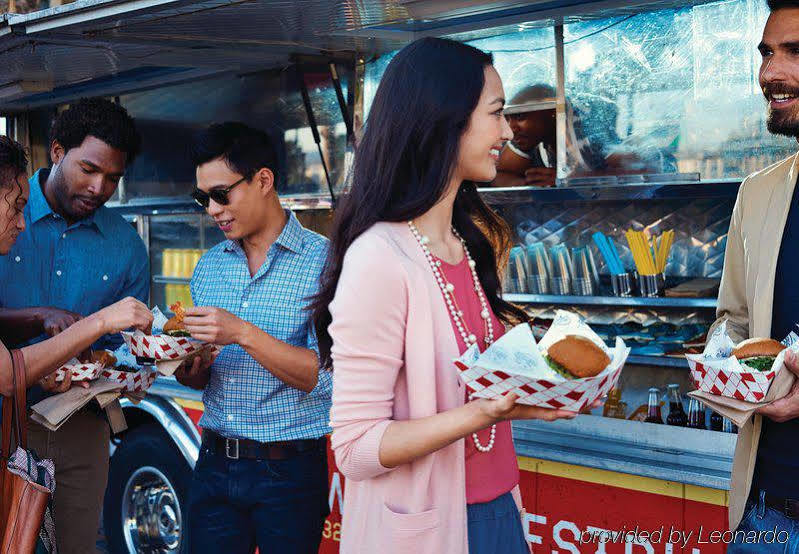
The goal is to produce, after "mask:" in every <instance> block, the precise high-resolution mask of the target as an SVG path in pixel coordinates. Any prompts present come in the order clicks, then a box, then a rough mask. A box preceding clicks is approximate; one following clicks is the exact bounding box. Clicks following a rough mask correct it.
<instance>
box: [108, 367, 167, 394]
mask: <svg viewBox="0 0 799 554" xmlns="http://www.w3.org/2000/svg"><path fill="white" fill-rule="evenodd" d="M157 376H158V372H157V371H153V370H151V369H147V368H143V369H140V370H139V371H136V372H132V371H120V370H118V369H104V370H103V377H106V378H108V379H110V380H111V381H116V382H117V383H122V384H123V385H124V387H123V388H122V392H143V391H146V390H147V389H149V388H150V386H151V385H152V384H153V381H155V378H156V377H157Z"/></svg>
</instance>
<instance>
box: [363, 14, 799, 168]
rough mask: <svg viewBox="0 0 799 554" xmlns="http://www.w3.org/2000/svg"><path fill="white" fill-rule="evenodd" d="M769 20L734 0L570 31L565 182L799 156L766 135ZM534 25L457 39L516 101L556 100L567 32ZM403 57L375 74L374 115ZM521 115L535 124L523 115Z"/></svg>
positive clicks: (761, 163) (585, 24)
mask: <svg viewBox="0 0 799 554" xmlns="http://www.w3.org/2000/svg"><path fill="white" fill-rule="evenodd" d="M767 16H768V8H767V7H766V4H765V2H762V1H761V0H725V1H723V2H712V3H708V4H703V5H698V6H693V7H686V8H680V9H670V10H662V11H657V12H649V13H638V14H632V15H627V16H622V17H613V18H605V19H595V20H589V21H580V22H575V23H568V24H565V25H564V26H563V49H564V63H563V68H562V69H561V70H562V71H563V75H564V90H563V93H564V96H565V101H566V104H565V105H566V107H565V110H564V111H565V115H566V117H565V121H566V124H565V130H564V131H562V132H563V133H564V134H565V138H564V139H563V143H565V145H566V148H565V155H564V156H557V157H556V156H554V155H552V154H553V152H551V151H550V156H549V158H555V157H556V158H557V161H558V162H557V163H558V165H559V167H558V172H557V174H558V176H560V177H570V178H576V177H595V176H600V175H631V174H662V173H698V174H699V177H700V179H702V180H708V179H737V178H741V177H744V176H745V175H747V174H749V173H752V172H753V171H756V170H758V169H762V168H763V167H766V166H767V165H769V164H770V163H772V162H774V161H777V160H779V159H782V158H784V157H786V156H788V155H790V154H792V153H794V151H795V142H794V141H792V140H791V139H788V138H785V137H778V136H775V135H772V134H771V133H769V132H768V131H767V129H766V120H765V118H766V110H765V108H764V105H763V102H764V100H763V97H762V94H761V92H760V90H759V86H758V69H759V65H760V55H759V53H758V51H757V44H758V42H759V40H760V33H761V31H762V29H763V26H764V24H765V21H766V18H767ZM535 25H541V23H540V22H537V23H535ZM528 27H529V25H525V24H521V25H515V26H513V27H512V28H509V27H505V28H502V29H499V30H495V32H501V33H502V34H498V35H497V36H492V37H490V38H479V39H470V37H468V36H467V37H462V36H458V35H455V36H453V38H456V39H461V38H466V39H470V40H467V42H469V44H472V45H474V46H476V47H478V48H481V49H483V50H485V51H488V52H492V53H493V54H494V65H495V67H496V69H497V71H498V72H499V73H500V75H501V76H502V79H503V84H504V86H505V92H506V96H507V98H508V99H509V100H510V101H511V104H513V103H514V102H513V100H514V98H515V97H518V98H521V99H522V100H523V101H524V102H523V103H524V104H525V105H530V104H533V103H535V102H541V101H544V100H547V99H550V100H554V99H553V98H551V96H553V95H555V94H556V82H557V78H556V75H557V72H558V68H557V65H556V56H555V50H556V47H555V34H556V33H555V32H554V30H553V28H551V27H550V28H534V29H530V28H528ZM484 32H485V33H487V34H490V33H491V30H486V31H484ZM392 55H393V54H387V55H385V56H383V57H382V58H380V59H378V60H375V61H374V62H372V63H370V64H369V66H368V67H367V70H366V72H365V77H366V82H365V94H364V98H365V106H364V107H365V109H367V110H368V108H369V105H370V99H371V98H372V96H373V94H374V90H375V89H376V87H377V83H378V82H379V80H380V77H381V76H382V73H383V71H384V70H385V67H386V65H387V63H388V61H389V60H390V58H391V57H392ZM539 108H541V107H540V106H539ZM511 111H513V110H511ZM509 113H510V112H509ZM515 115H516V117H517V118H522V117H524V113H523V112H522V111H521V109H517V110H516V114H515ZM541 117H543V116H541ZM550 119H554V118H550ZM552 124H553V125H554V121H553V123H552ZM516 146H518V145H516ZM517 150H519V148H517ZM522 150H523V149H522ZM541 150H543V149H541ZM526 154H528V157H529V152H527V153H526ZM522 155H524V153H523V154H522ZM542 155H543V157H544V158H547V157H548V156H546V152H542ZM546 161H547V160H545V162H546ZM554 164H555V160H554V159H551V160H548V163H544V165H551V166H554ZM631 182H634V181H631Z"/></svg>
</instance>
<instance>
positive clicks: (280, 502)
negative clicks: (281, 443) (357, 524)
mask: <svg viewBox="0 0 799 554" xmlns="http://www.w3.org/2000/svg"><path fill="white" fill-rule="evenodd" d="M327 480H328V477H327V453H326V451H325V441H324V440H322V441H320V448H318V449H317V448H314V449H312V450H306V451H304V452H300V453H298V454H296V455H295V456H293V457H291V458H289V459H286V460H253V459H238V460H231V459H228V458H227V457H226V456H225V455H224V453H222V452H218V453H217V452H214V450H212V449H210V448H208V447H207V446H206V445H203V446H202V447H201V449H200V456H199V459H198V460H197V465H196V466H195V467H194V474H193V476H192V482H191V487H190V491H189V510H188V511H189V513H188V519H187V527H188V537H187V538H188V545H187V546H188V548H187V549H186V550H185V552H190V553H192V554H194V553H200V554H203V553H206V552H207V553H209V554H210V553H213V554H218V553H219V552H225V553H226V554H228V553H229V554H238V553H242V554H244V553H250V552H253V551H254V550H255V547H256V546H257V547H258V550H259V552H260V554H272V553H285V554H316V553H317V551H318V550H319V543H320V541H321V539H322V528H323V526H324V521H325V518H326V517H327V515H328V513H329V509H328V499H327Z"/></svg>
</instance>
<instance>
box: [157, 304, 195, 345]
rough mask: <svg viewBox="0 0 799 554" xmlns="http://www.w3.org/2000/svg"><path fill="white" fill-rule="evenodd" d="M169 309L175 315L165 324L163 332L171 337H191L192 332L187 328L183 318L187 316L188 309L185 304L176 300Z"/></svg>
mask: <svg viewBox="0 0 799 554" xmlns="http://www.w3.org/2000/svg"><path fill="white" fill-rule="evenodd" d="M169 309H170V310H172V312H173V313H174V314H175V315H174V316H172V317H171V318H169V320H168V321H167V322H166V323H165V324H164V330H163V334H165V335H169V336H170V337H190V336H191V333H189V332H188V331H187V330H186V326H185V325H184V323H183V318H185V317H186V310H185V309H184V308H183V304H181V303H180V302H175V303H174V304H172V305H171V306H169Z"/></svg>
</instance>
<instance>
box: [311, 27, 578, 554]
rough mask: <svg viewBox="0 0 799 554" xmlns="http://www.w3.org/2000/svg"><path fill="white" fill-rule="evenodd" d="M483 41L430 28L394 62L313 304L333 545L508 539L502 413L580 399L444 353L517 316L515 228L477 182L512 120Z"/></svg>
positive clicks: (436, 547) (514, 530) (415, 549)
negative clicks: (335, 532)
mask: <svg viewBox="0 0 799 554" xmlns="http://www.w3.org/2000/svg"><path fill="white" fill-rule="evenodd" d="M492 61H493V60H492V57H491V55H490V54H487V53H485V52H482V51H481V50H478V49H476V48H474V47H472V46H469V45H466V44H463V43H459V42H455V41H451V40H447V39H438V38H424V39H420V40H418V41H415V42H413V43H412V44H410V45H408V46H406V47H405V48H403V49H402V50H401V51H400V52H399V53H398V54H397V55H396V56H395V57H394V59H393V60H392V61H391V63H390V64H389V65H388V68H387V69H386V72H385V74H384V76H383V78H382V80H381V82H380V85H379V87H378V90H377V93H376V95H375V98H374V102H373V104H372V107H371V111H370V114H369V119H368V121H367V124H366V127H365V132H364V135H363V139H362V141H361V142H360V144H359V145H358V149H357V152H356V156H355V164H354V173H353V184H352V188H351V192H350V194H349V195H348V196H347V197H346V198H345V199H344V200H343V202H342V203H341V206H340V207H339V208H338V210H337V214H336V219H335V222H334V226H333V231H332V233H331V246H330V251H329V256H328V262H327V268H326V271H325V273H324V275H323V277H322V283H321V287H320V292H319V294H318V295H317V296H316V297H315V299H314V302H313V303H312V305H311V308H310V309H312V310H313V312H314V313H313V316H314V322H315V326H316V331H317V335H318V339H319V346H320V356H321V358H322V362H323V363H324V364H326V365H328V367H330V368H331V369H332V371H333V376H334V377H333V405H332V409H331V415H330V418H331V427H332V429H333V433H332V438H331V446H332V449H333V451H334V454H335V459H336V463H337V465H338V468H339V470H340V471H341V473H342V474H343V475H344V476H345V477H346V478H347V479H348V481H347V484H346V487H345V496H344V502H343V504H344V505H343V506H342V530H341V552H342V554H350V553H354V552H403V553H413V554H422V553H427V552H442V553H443V552H446V553H448V554H467V553H469V554H492V553H497V554H498V553H502V554H515V553H519V554H521V553H524V552H528V551H529V546H528V544H527V542H526V540H525V534H524V532H523V529H522V525H521V520H520V514H521V512H522V505H521V494H520V491H519V486H518V483H519V468H518V463H517V460H516V454H515V450H514V446H513V440H512V435H511V427H510V420H512V419H543V420H550V421H551V420H555V419H560V418H573V417H575V415H576V414H575V413H572V412H567V411H563V410H550V409H545V408H536V407H532V406H524V405H521V404H516V403H515V401H516V400H517V397H516V396H515V395H514V394H512V393H511V394H508V395H507V396H504V397H502V398H500V399H492V400H488V399H475V400H471V399H469V398H467V391H466V388H465V387H464V385H463V384H462V382H461V381H460V379H459V377H458V375H457V371H456V368H455V366H454V364H453V359H455V358H457V357H459V356H460V355H461V353H462V352H463V351H464V350H465V349H466V348H467V347H469V346H472V345H477V347H478V348H479V349H480V351H482V350H484V349H485V348H486V347H487V345H488V344H490V343H491V342H493V341H496V340H497V339H498V338H499V337H500V336H501V335H502V333H503V332H504V329H505V327H504V326H505V324H511V323H514V322H518V321H524V320H526V316H525V314H524V312H523V311H522V310H520V309H519V308H517V307H515V306H513V305H511V304H509V303H507V302H505V301H503V300H502V299H501V298H500V295H499V292H500V280H499V277H498V271H497V265H498V262H497V260H498V259H503V258H505V257H506V255H507V252H508V250H509V247H510V243H511V237H510V231H509V229H508V227H507V225H506V224H505V222H504V221H503V220H502V219H500V218H499V217H498V216H497V215H496V214H495V213H494V212H493V211H492V210H491V209H490V208H489V207H488V206H487V205H486V204H485V203H484V202H483V200H482V199H481V197H480V196H479V195H478V192H477V187H476V184H475V183H477V182H481V183H482V182H489V181H491V180H493V179H494V177H495V176H496V163H497V160H498V158H499V152H500V150H501V149H502V146H503V144H504V143H505V141H508V140H510V139H511V138H512V136H513V133H512V131H511V129H510V127H509V126H508V123H507V121H506V120H505V117H504V116H503V105H504V103H505V95H504V91H503V88H502V82H501V80H500V77H499V75H498V73H497V72H496V70H495V69H494V67H493V65H492Z"/></svg>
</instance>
